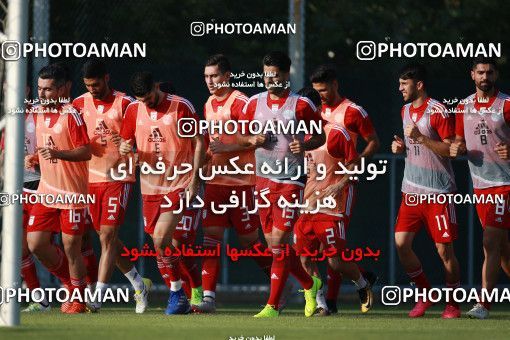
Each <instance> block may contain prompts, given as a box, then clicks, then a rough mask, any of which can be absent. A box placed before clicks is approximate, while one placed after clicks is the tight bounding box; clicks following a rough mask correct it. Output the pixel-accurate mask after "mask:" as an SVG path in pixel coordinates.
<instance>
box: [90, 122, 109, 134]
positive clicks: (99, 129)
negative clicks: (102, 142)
mask: <svg viewBox="0 0 510 340" xmlns="http://www.w3.org/2000/svg"><path fill="white" fill-rule="evenodd" d="M111 133H112V130H110V129H109V128H108V125H106V123H105V122H104V120H103V119H97V120H96V129H95V130H94V135H96V136H102V135H110V134H111Z"/></svg>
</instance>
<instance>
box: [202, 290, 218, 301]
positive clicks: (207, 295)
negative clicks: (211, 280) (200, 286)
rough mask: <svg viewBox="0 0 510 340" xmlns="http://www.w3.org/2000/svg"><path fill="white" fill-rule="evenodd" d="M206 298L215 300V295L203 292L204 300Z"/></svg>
mask: <svg viewBox="0 0 510 340" xmlns="http://www.w3.org/2000/svg"><path fill="white" fill-rule="evenodd" d="M206 298H209V299H211V300H214V299H216V293H215V292H213V291H212V290H204V300H205V299H206Z"/></svg>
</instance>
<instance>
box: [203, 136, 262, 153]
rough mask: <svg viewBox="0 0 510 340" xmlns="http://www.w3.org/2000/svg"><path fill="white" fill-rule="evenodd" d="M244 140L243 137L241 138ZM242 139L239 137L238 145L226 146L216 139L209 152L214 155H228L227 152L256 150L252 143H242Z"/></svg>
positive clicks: (212, 142) (210, 145)
mask: <svg viewBox="0 0 510 340" xmlns="http://www.w3.org/2000/svg"><path fill="white" fill-rule="evenodd" d="M241 139H242V136H241ZM241 139H240V137H237V144H235V143H234V144H225V143H223V142H221V141H220V140H219V139H214V138H213V140H212V141H211V143H210V144H209V150H210V151H211V153H213V154H217V153H227V152H236V151H245V150H253V149H255V148H256V146H255V145H251V143H246V142H244V143H241V142H240V140H241Z"/></svg>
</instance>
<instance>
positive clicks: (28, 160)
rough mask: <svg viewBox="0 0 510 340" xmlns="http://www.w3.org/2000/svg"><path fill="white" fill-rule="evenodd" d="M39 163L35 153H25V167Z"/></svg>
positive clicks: (28, 167)
mask: <svg viewBox="0 0 510 340" xmlns="http://www.w3.org/2000/svg"><path fill="white" fill-rule="evenodd" d="M37 164H39V158H38V157H37V155H26V156H25V168H26V169H30V168H33V167H34V166H35V165H37Z"/></svg>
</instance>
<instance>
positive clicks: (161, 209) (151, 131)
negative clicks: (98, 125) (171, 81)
mask: <svg viewBox="0 0 510 340" xmlns="http://www.w3.org/2000/svg"><path fill="white" fill-rule="evenodd" d="M131 90H132V91H133V93H134V95H135V97H136V99H137V101H135V102H133V103H131V104H130V105H129V106H128V107H127V109H126V114H125V117H124V122H123V124H122V128H121V133H120V136H121V137H122V139H123V141H122V142H121V145H120V148H119V151H120V154H121V155H122V156H125V155H127V154H128V153H130V152H131V151H132V147H133V143H134V142H135V143H136V146H137V152H138V155H139V162H140V164H142V167H141V169H142V174H141V175H140V182H141V190H142V201H143V217H144V224H145V232H146V233H148V234H150V235H151V237H152V240H153V242H154V248H155V250H156V251H157V252H158V253H159V256H160V258H161V261H162V262H163V263H164V264H165V265H166V267H167V268H168V273H169V276H170V283H171V287H170V298H169V300H168V306H167V308H166V310H165V313H166V314H167V315H170V314H186V313H189V312H190V310H191V306H190V304H189V302H188V299H187V298H186V295H185V292H184V290H183V289H182V281H181V272H180V262H181V256H179V255H177V254H176V253H175V252H174V250H175V248H174V247H173V245H172V236H173V234H174V231H175V229H176V227H177V225H178V223H179V221H181V218H182V216H183V212H182V210H183V209H181V211H180V212H178V210H179V208H180V206H181V203H180V202H181V201H185V200H186V199H185V195H186V192H187V194H188V195H189V197H190V200H191V201H192V200H193V199H194V198H195V196H196V195H197V193H198V190H199V186H200V178H199V175H198V171H199V169H200V168H201V167H202V164H203V161H204V154H205V152H204V138H203V136H202V135H200V134H197V135H195V136H194V137H181V136H180V135H179V130H178V128H179V126H178V125H179V120H180V119H183V118H186V119H187V120H193V121H194V122H195V123H197V121H198V118H197V115H196V113H195V109H194V108H193V106H192V105H191V103H190V102H189V101H188V100H186V99H184V98H181V97H179V96H176V95H168V94H166V93H164V92H161V91H160V90H159V88H158V87H157V86H156V83H155V82H154V79H153V77H152V75H151V74H150V73H148V72H137V73H135V74H134V75H133V76H132V78H131ZM193 150H194V151H193ZM183 163H187V164H191V165H192V167H193V168H192V171H191V172H190V171H187V172H186V173H184V174H178V175H177V174H176V173H175V171H176V170H177V171H183V170H182V165H183ZM162 165H163V166H162ZM174 167H175V169H174ZM144 168H145V169H146V170H145V171H144ZM147 169H149V170H150V171H147ZM156 169H157V170H156ZM161 170H163V171H164V173H161ZM144 172H145V173H144ZM168 202H170V203H171V205H170V206H168V205H169V204H168ZM183 204H184V203H183ZM174 211H176V212H174ZM167 247H168V249H170V250H172V253H170V254H169V253H168V252H166V253H165V250H166V248H167Z"/></svg>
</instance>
